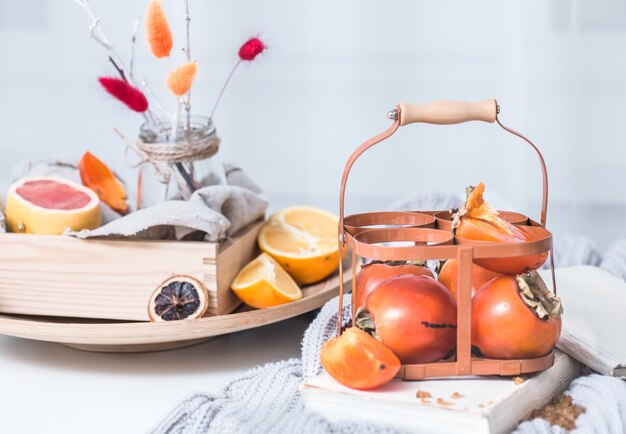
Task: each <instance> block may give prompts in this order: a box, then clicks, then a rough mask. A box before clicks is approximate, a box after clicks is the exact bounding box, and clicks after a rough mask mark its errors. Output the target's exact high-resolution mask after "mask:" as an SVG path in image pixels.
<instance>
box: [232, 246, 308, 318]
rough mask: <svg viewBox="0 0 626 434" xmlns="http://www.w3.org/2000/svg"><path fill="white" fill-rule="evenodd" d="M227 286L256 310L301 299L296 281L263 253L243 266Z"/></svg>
mask: <svg viewBox="0 0 626 434" xmlns="http://www.w3.org/2000/svg"><path fill="white" fill-rule="evenodd" d="M230 288H231V289H232V290H233V292H234V293H235V294H236V295H237V297H239V298H240V299H241V301H243V302H244V303H245V304H247V305H248V306H252V307H255V308H258V309H260V308H264V307H272V306H278V305H279V304H284V303H289V302H290V301H295V300H299V299H301V298H302V292H301V291H300V288H299V287H298V284H297V283H296V282H295V281H294V280H293V279H292V278H291V276H289V274H288V273H287V272H286V271H285V270H284V269H283V267H281V266H280V264H279V263H278V262H276V261H275V260H274V259H273V258H272V257H271V256H269V255H268V254H266V253H261V255H259V256H258V257H257V258H255V259H254V260H252V261H251V262H250V263H249V264H248V265H246V266H245V267H244V268H243V269H242V270H241V271H240V272H239V274H238V275H237V277H235V280H233V283H232V284H231V285H230Z"/></svg>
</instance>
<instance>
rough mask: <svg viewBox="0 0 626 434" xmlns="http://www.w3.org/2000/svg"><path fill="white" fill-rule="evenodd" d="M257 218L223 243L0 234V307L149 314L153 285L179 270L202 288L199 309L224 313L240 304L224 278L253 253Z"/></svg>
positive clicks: (139, 317)
mask: <svg viewBox="0 0 626 434" xmlns="http://www.w3.org/2000/svg"><path fill="white" fill-rule="evenodd" d="M261 224H262V221H257V222H255V223H253V224H251V225H249V226H247V227H246V228H244V229H242V230H241V231H239V232H238V234H237V235H236V236H235V237H233V238H232V239H230V240H228V241H225V242H223V243H210V242H192V241H184V242H183V241H127V240H80V239H76V238H70V237H63V236H50V235H24V234H0V312H2V313H13V314H26V315H45V316H63V317H81V318H104V319H115V320H131V321H148V320H149V318H148V300H149V297H150V295H151V294H152V292H153V291H154V289H155V288H156V287H157V286H158V285H159V284H160V283H161V282H163V281H164V280H165V279H167V278H168V277H170V276H171V275H174V274H186V275H189V276H192V277H195V278H196V279H198V280H200V281H202V282H204V284H205V285H206V287H207V289H208V291H209V296H210V301H209V308H208V310H207V313H206V315H223V314H227V313H230V312H232V311H233V310H234V309H235V308H237V306H239V304H240V301H239V299H238V298H237V297H236V296H235V295H234V294H233V293H232V291H231V290H230V288H229V286H230V283H231V281H232V279H233V278H234V277H235V275H236V274H237V272H238V271H239V270H240V269H241V268H242V267H243V266H244V265H245V264H246V263H248V262H249V261H250V260H251V259H253V258H254V257H255V256H256V255H257V254H258V250H257V245H256V236H257V234H258V232H259V229H260V227H261Z"/></svg>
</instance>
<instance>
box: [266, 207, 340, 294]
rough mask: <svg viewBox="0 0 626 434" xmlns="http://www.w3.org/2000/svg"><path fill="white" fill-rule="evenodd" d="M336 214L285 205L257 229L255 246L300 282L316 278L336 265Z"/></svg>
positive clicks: (311, 281) (318, 279)
mask: <svg viewBox="0 0 626 434" xmlns="http://www.w3.org/2000/svg"><path fill="white" fill-rule="evenodd" d="M337 220H338V219H337V217H336V216H335V215H333V214H331V213H329V212H327V211H324V210H321V209H318V208H314V207H310V206H293V207H289V208H285V209H284V210H282V211H280V212H277V213H275V214H273V215H272V216H270V218H269V219H268V221H267V222H266V223H265V225H264V226H263V227H262V228H261V231H260V232H259V237H258V242H259V247H260V248H261V250H263V251H264V252H266V253H268V254H270V255H271V256H272V257H273V258H274V259H276V260H277V261H278V262H279V263H280V264H281V265H282V266H283V267H285V270H287V272H288V273H289V274H290V275H291V276H292V277H293V278H294V279H295V281H296V282H298V283H299V284H301V285H307V284H310V283H315V282H319V281H320V280H322V279H325V278H326V277H328V276H329V275H331V274H332V273H333V272H334V271H335V270H336V269H337V266H338V265H339V252H338V246H337Z"/></svg>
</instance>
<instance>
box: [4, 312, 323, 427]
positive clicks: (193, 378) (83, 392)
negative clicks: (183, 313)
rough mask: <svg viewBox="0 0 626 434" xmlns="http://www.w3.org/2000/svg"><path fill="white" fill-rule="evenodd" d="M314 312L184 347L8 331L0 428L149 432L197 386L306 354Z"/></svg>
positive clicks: (209, 387)
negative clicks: (119, 344)
mask: <svg viewBox="0 0 626 434" xmlns="http://www.w3.org/2000/svg"><path fill="white" fill-rule="evenodd" d="M313 318H314V314H313V313H309V314H306V315H303V316H300V317H298V318H293V319H290V320H286V321H283V322H281V323H277V324H273V325H269V326H265V327H261V328H257V329H252V330H248V331H244V332H239V333H235V334H231V335H227V336H222V337H219V338H217V339H215V340H212V341H210V342H207V343H203V344H200V345H195V346H193V347H188V348H183V349H179V350H171V351H164V352H156V353H143V354H103V353H89V352H83V351H78V350H73V349H70V348H66V347H63V346H61V345H58V344H54V343H47V342H37V341H29V340H24V339H18V338H12V337H6V336H0V433H15V434H18V433H68V434H69V433H81V434H84V433H107V434H110V433H144V432H147V431H148V430H150V428H152V427H153V426H154V425H155V424H156V423H157V422H158V421H159V420H160V419H161V418H162V417H164V416H165V415H166V414H167V413H168V412H169V411H170V410H171V409H172V408H173V407H174V406H175V405H176V404H177V403H178V402H179V401H180V400H182V399H184V398H185V397H187V396H189V395H191V394H192V393H194V392H217V391H218V390H220V387H221V386H222V385H223V384H224V383H226V382H228V381H229V380H230V379H232V378H234V377H235V376H237V375H239V374H241V373H243V372H245V371H247V370H248V369H250V368H253V367H255V366H258V365H261V364H264V363H267V362H272V361H278V360H283V359H287V358H292V357H299V356H300V341H301V338H302V335H303V333H304V331H305V330H306V327H307V325H308V324H309V323H310V321H312V319H313Z"/></svg>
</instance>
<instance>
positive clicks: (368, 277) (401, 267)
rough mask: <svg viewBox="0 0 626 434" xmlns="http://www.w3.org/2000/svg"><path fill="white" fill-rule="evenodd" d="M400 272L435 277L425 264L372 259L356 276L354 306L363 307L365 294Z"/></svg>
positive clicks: (365, 298) (368, 293)
mask: <svg viewBox="0 0 626 434" xmlns="http://www.w3.org/2000/svg"><path fill="white" fill-rule="evenodd" d="M401 274H413V275H415V276H430V277H433V278H434V277H435V275H434V274H433V272H432V271H430V269H429V268H428V267H427V266H426V264H423V265H420V264H417V263H411V262H404V261H396V262H382V261H373V262H371V263H369V264H367V265H364V266H363V267H362V268H361V271H359V274H357V276H356V288H355V290H354V294H353V297H354V298H355V300H354V302H355V306H356V307H365V300H367V296H368V295H370V293H371V292H372V291H373V290H374V289H375V288H376V287H377V286H378V285H379V284H380V283H381V282H384V281H385V280H387V279H391V278H392V277H396V276H399V275H401Z"/></svg>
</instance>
